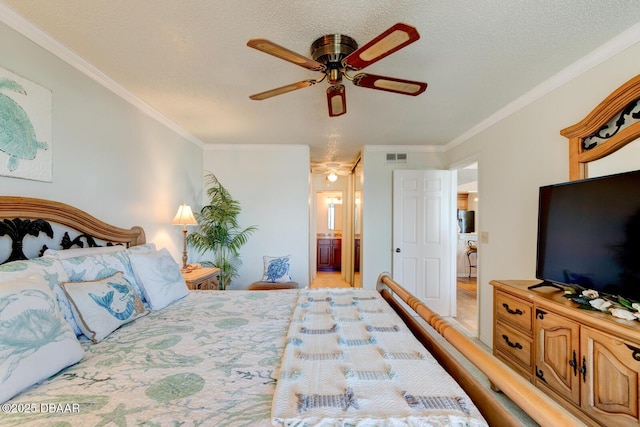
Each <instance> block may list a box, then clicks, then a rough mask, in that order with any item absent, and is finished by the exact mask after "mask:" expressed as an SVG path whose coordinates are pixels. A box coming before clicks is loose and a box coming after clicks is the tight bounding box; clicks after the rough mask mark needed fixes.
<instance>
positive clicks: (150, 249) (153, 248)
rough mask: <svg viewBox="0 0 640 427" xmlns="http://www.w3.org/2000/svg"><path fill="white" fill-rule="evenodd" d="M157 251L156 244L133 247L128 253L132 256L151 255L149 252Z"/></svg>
mask: <svg viewBox="0 0 640 427" xmlns="http://www.w3.org/2000/svg"><path fill="white" fill-rule="evenodd" d="M155 251H156V244H155V243H144V244H142V245H137V246H131V247H130V248H129V249H127V253H129V254H131V253H136V252H137V253H142V252H144V253H149V252H155Z"/></svg>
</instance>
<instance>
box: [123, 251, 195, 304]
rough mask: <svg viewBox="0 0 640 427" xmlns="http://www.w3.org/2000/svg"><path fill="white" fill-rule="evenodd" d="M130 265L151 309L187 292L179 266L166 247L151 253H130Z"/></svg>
mask: <svg viewBox="0 0 640 427" xmlns="http://www.w3.org/2000/svg"><path fill="white" fill-rule="evenodd" d="M129 259H131V265H132V267H133V272H134V273H135V276H136V280H137V282H138V284H139V285H140V288H141V289H142V293H143V294H144V297H145V298H146V300H147V303H148V304H149V307H151V309H152V310H160V309H161V308H164V307H166V306H168V305H169V304H171V303H172V302H174V301H177V300H179V299H180V298H184V297H185V296H187V294H188V293H189V289H188V288H187V284H186V283H185V281H184V277H183V276H182V273H180V267H179V266H178V264H177V263H176V261H175V260H174V259H173V257H172V256H171V254H170V253H169V251H168V250H167V249H166V248H163V249H161V250H159V251H158V252H153V253H146V254H145V253H130V254H129Z"/></svg>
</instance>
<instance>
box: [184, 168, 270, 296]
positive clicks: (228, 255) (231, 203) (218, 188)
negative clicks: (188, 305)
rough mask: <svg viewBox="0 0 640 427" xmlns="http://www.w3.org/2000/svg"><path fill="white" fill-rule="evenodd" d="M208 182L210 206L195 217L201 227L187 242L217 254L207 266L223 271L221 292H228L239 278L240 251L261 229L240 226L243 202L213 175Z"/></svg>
mask: <svg viewBox="0 0 640 427" xmlns="http://www.w3.org/2000/svg"><path fill="white" fill-rule="evenodd" d="M205 179H206V182H207V186H208V188H207V196H208V197H209V204H208V205H206V206H204V207H203V208H202V209H201V210H200V212H196V213H194V216H195V217H196V220H197V221H198V227H197V229H196V231H195V232H193V233H191V234H189V236H188V238H187V239H188V241H189V243H191V244H192V245H193V246H194V247H195V248H196V249H197V250H199V251H200V253H205V252H207V251H210V252H211V253H212V254H213V257H214V260H213V262H205V263H206V264H211V265H213V266H214V267H218V268H219V269H220V288H221V289H226V288H227V286H228V285H229V283H230V282H231V280H232V279H233V278H234V277H237V276H238V267H239V266H240V257H239V255H240V248H241V247H242V245H244V244H245V243H247V240H248V239H249V236H250V235H251V233H253V232H254V231H255V230H256V229H257V228H256V227H255V226H251V227H247V228H244V229H242V228H241V227H240V225H239V224H238V215H239V214H240V202H238V201H237V200H234V199H233V197H231V194H229V192H228V191H227V190H226V189H225V188H224V186H223V185H222V184H221V183H220V181H218V178H216V176H215V175H214V174H213V173H208V174H207V175H206V176H205Z"/></svg>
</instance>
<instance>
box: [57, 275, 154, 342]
mask: <svg viewBox="0 0 640 427" xmlns="http://www.w3.org/2000/svg"><path fill="white" fill-rule="evenodd" d="M62 288H63V289H64V292H65V293H66V294H67V298H69V301H70V302H71V309H72V310H73V315H74V316H75V318H76V321H77V322H78V326H79V327H80V329H81V330H82V333H84V334H85V335H86V336H87V338H90V339H91V341H93V342H94V343H97V342H99V341H102V340H103V339H104V338H106V337H107V336H108V335H109V334H110V333H111V332H113V331H115V330H116V329H118V328H119V327H120V326H122V325H124V324H125V323H129V322H131V321H132V320H135V319H137V318H138V317H141V316H144V315H145V314H147V313H149V312H148V311H147V310H146V309H145V308H144V305H143V304H142V301H141V300H140V297H139V296H138V293H137V292H136V291H135V289H133V286H131V285H130V284H129V282H127V280H126V279H125V278H124V275H123V274H122V272H117V273H116V274H114V275H113V276H111V277H107V278H104V279H101V280H94V281H90V282H66V283H63V284H62Z"/></svg>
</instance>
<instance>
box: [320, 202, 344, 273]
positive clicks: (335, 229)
mask: <svg viewBox="0 0 640 427" xmlns="http://www.w3.org/2000/svg"><path fill="white" fill-rule="evenodd" d="M316 206H317V213H316V242H317V246H316V253H317V262H316V269H317V271H318V272H320V271H323V272H333V273H336V272H337V273H340V272H341V271H342V223H343V212H342V206H343V194H342V191H318V192H317V193H316Z"/></svg>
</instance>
